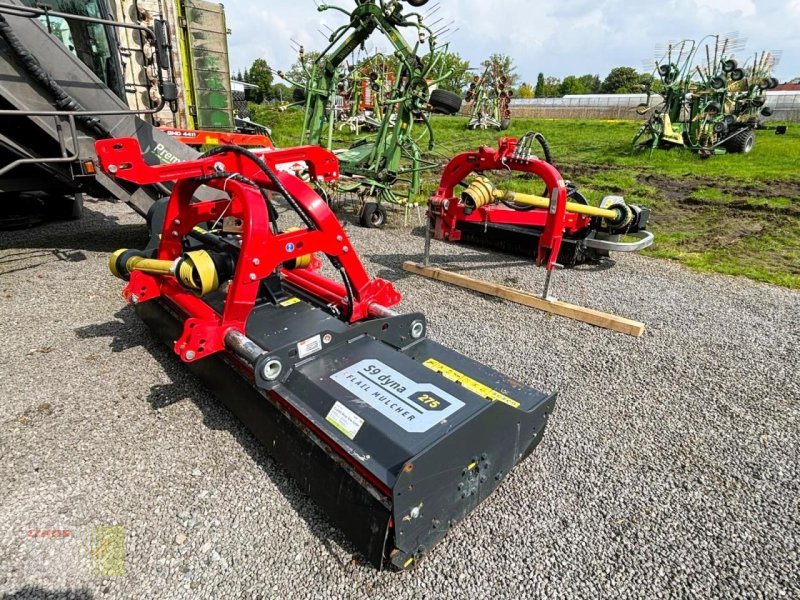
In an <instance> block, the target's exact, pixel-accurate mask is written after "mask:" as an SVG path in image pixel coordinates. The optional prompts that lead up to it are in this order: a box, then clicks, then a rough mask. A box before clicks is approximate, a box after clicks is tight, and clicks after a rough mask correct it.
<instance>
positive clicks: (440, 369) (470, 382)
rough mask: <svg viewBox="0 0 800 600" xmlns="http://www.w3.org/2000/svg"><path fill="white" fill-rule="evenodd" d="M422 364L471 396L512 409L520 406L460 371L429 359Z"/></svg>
mask: <svg viewBox="0 0 800 600" xmlns="http://www.w3.org/2000/svg"><path fill="white" fill-rule="evenodd" d="M422 364H423V365H425V366H426V367H428V368H429V369H430V370H431V371H436V372H437V373H441V375H442V376H443V377H444V378H445V379H449V380H450V381H454V382H455V383H458V384H461V387H463V388H465V389H468V390H469V391H470V392H472V393H473V394H478V396H480V397H481V398H485V399H486V400H491V401H492V402H502V403H503V404H508V405H509V406H510V407H512V408H519V406H520V404H519V402H517V401H516V400H514V399H512V398H509V397H508V396H506V395H505V394H501V393H500V392H498V391H497V390H493V389H492V388H490V387H489V386H488V385H484V384H482V383H481V382H480V381H475V380H474V379H472V378H471V377H468V376H467V375H464V374H463V373H461V372H460V371H456V370H455V369H453V368H451V367H448V366H447V365H446V364H444V363H442V362H439V361H438V360H436V359H435V358H429V359H428V360H426V361H425V362H424V363H422Z"/></svg>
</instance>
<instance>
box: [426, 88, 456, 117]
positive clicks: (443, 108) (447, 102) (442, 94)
mask: <svg viewBox="0 0 800 600" xmlns="http://www.w3.org/2000/svg"><path fill="white" fill-rule="evenodd" d="M463 102H464V101H463V100H462V99H461V96H459V95H458V94H454V93H453V92H448V91H447V90H433V92H431V99H430V100H429V101H428V104H430V105H431V107H432V108H433V112H435V113H439V114H442V115H454V114H456V113H458V111H460V110H461V104H462V103H463Z"/></svg>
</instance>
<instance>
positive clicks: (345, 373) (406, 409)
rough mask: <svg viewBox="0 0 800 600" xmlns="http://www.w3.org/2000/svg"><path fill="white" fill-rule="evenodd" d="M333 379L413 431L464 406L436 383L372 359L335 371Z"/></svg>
mask: <svg viewBox="0 0 800 600" xmlns="http://www.w3.org/2000/svg"><path fill="white" fill-rule="evenodd" d="M331 379H333V380H334V381H335V382H336V383H338V384H339V385H340V386H342V387H343V388H345V389H346V390H348V391H349V392H351V393H352V394H353V395H354V396H355V397H356V398H358V399H359V400H362V401H363V402H365V403H366V404H368V405H369V406H371V407H372V408H374V409H375V410H377V411H378V412H379V413H381V414H382V415H383V416H385V417H386V418H388V419H389V420H391V421H392V422H394V423H395V424H397V425H399V426H400V427H401V428H403V429H404V430H405V431H408V432H410V433H423V432H425V431H428V430H429V429H430V428H431V427H433V426H434V425H436V424H437V423H441V422H442V421H443V420H445V419H446V418H447V417H449V416H450V415H452V414H453V413H455V412H456V411H458V410H459V409H461V408H462V407H463V406H464V403H463V402H462V401H461V400H459V399H458V398H455V397H454V396H451V395H450V394H448V393H447V392H445V391H444V390H442V389H440V388H438V387H436V386H435V385H433V384H431V383H418V382H416V381H412V380H411V379H409V378H408V377H406V376H405V375H402V374H401V373H399V372H397V371H396V370H394V369H393V368H391V367H389V366H387V365H385V364H384V363H382V362H381V361H379V360H375V359H371V358H370V359H365V360H362V361H360V362H358V363H356V364H354V365H352V366H350V367H347V368H345V369H342V370H341V371H338V372H336V373H334V374H333V375H331Z"/></svg>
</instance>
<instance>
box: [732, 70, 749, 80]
mask: <svg viewBox="0 0 800 600" xmlns="http://www.w3.org/2000/svg"><path fill="white" fill-rule="evenodd" d="M745 75H746V73H745V72H744V69H734V70H733V71H731V79H732V80H733V81H741V80H742V79H744V78H745Z"/></svg>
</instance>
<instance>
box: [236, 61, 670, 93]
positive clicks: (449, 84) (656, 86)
mask: <svg viewBox="0 0 800 600" xmlns="http://www.w3.org/2000/svg"><path fill="white" fill-rule="evenodd" d="M318 57H319V53H316V52H308V53H306V56H305V58H304V63H305V65H309V64H310V63H311V62H313V61H315V60H316V59H317V58H318ZM489 68H491V69H494V70H495V71H496V72H504V73H505V74H506V76H507V77H508V80H509V84H510V86H511V87H512V89H513V90H514V96H515V97H517V98H558V97H561V96H566V95H568V94H636V93H642V92H643V91H644V90H645V89H646V87H647V86H650V87H651V89H652V91H654V92H658V91H660V88H661V81H660V80H659V79H658V78H657V77H654V76H653V75H652V74H651V73H640V72H639V71H637V70H636V69H634V68H633V67H615V68H613V69H611V71H610V72H609V73H608V75H606V77H605V78H604V79H601V78H600V76H599V75H592V74H586V75H568V76H566V77H564V78H563V79H560V78H558V77H553V76H545V74H544V73H539V76H538V77H537V78H536V83H532V82H531V83H529V82H521V81H520V77H519V75H518V74H517V73H516V65H515V64H514V60H513V58H511V57H510V56H508V55H505V54H493V55H492V56H490V57H489V58H487V59H486V60H485V61H483V62H482V63H481V64H480V66H478V67H470V64H469V62H468V61H466V60H464V59H463V58H461V56H460V55H459V54H458V53H457V52H447V53H445V54H444V55H443V56H442V58H441V61H440V73H442V74H444V73H449V75H448V76H447V78H446V79H445V80H444V81H442V82H441V83H440V84H439V87H440V88H442V89H446V90H449V91H451V92H455V93H457V94H461V95H463V94H465V93H466V91H467V89H468V88H469V85H470V83H471V82H472V81H473V80H474V79H475V78H478V77H480V76H481V75H482V74H483V72H484V70H486V69H489ZM287 77H288V78H289V79H290V80H292V81H294V82H296V83H298V84H303V83H304V80H305V70H304V68H303V65H302V64H301V63H300V60H299V59H298V61H296V62H295V64H293V65H292V67H291V69H289V70H288V72H287ZM235 79H236V80H238V81H243V82H245V83H250V84H252V85H254V86H256V87H255V88H253V89H248V90H247V91H246V95H247V99H248V100H250V101H251V102H256V103H259V104H261V103H263V102H269V101H279V102H281V101H285V100H289V101H290V100H291V98H292V86H291V85H289V84H287V83H286V82H284V81H281V80H280V78H276V77H275V75H274V74H273V71H272V69H271V68H270V67H269V65H268V64H267V61H266V60H264V59H263V58H257V59H255V60H254V61H253V64H252V65H250V67H249V68H246V69H244V71H242V70H239V71H238V72H237V73H236V74H235ZM276 79H278V81H276Z"/></svg>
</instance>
